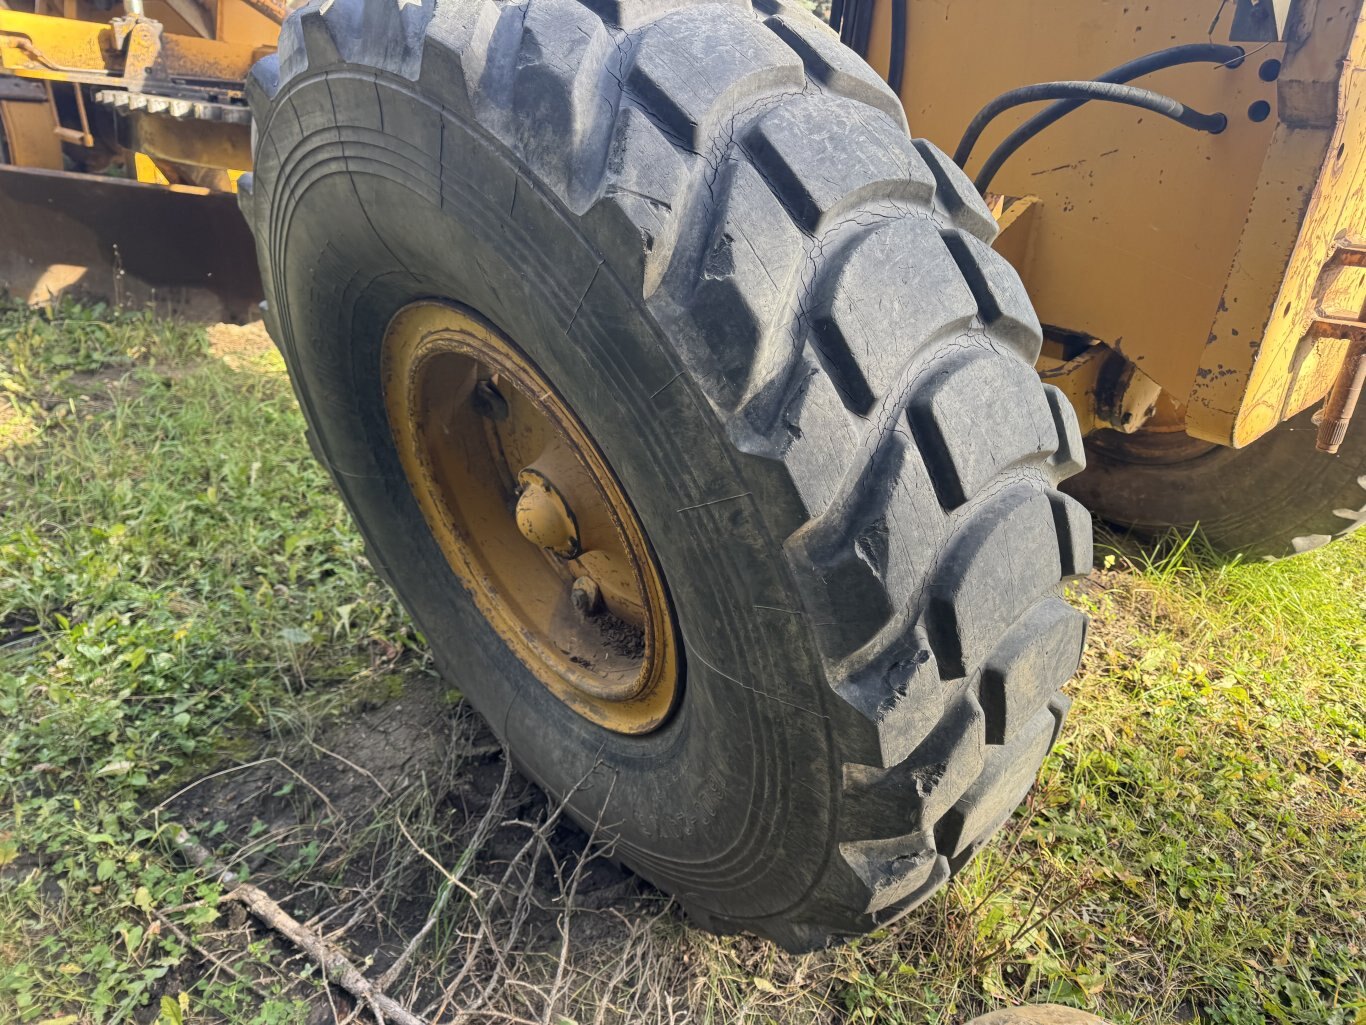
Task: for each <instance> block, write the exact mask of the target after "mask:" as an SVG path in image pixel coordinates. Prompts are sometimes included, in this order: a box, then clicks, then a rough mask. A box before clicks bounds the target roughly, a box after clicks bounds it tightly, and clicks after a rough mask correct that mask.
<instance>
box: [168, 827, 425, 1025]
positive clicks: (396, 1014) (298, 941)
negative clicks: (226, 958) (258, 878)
mask: <svg viewBox="0 0 1366 1025" xmlns="http://www.w3.org/2000/svg"><path fill="white" fill-rule="evenodd" d="M174 843H175V847H176V850H177V851H179V852H180V854H181V855H182V856H183V857H184V858H185V859H186V860H188V861H189V862H190V863H191V864H192V865H194V866H195V867H196V868H199V869H202V870H203V871H205V872H207V873H209V874H210V876H211V877H212V878H213V879H214V881H216V882H218V883H220V884H222V885H223V886H226V887H229V888H230V889H229V890H228V892H227V894H226V896H227V899H229V900H235V901H238V902H240V903H241V904H243V905H244V906H245V907H246V909H247V910H248V911H250V912H251V913H252V914H253V915H255V916H256V918H257V919H259V920H260V921H261V922H262V923H264V924H265V925H267V926H269V927H270V928H271V929H274V930H275V931H276V932H278V933H279V934H280V935H281V936H283V937H285V939H287V940H289V942H291V943H293V944H294V945H295V946H296V947H298V948H299V949H300V950H302V951H303V952H304V953H305V954H307V955H308V956H309V957H310V958H312V959H313V961H314V963H315V964H317V965H318V967H319V968H321V969H322V971H323V977H324V978H325V979H327V981H329V982H331V983H334V984H335V985H338V986H340V987H341V988H342V989H344V990H346V991H347V992H348V993H350V994H351V995H352V996H353V997H355V998H356V999H357V1000H359V1001H361V1002H362V1003H364V1004H365V1005H366V1006H368V1007H369V1008H370V1009H371V1011H373V1012H374V1014H375V1017H376V1019H378V1020H379V1022H380V1023H381V1025H383V1023H385V1022H386V1021H392V1022H395V1023H396V1025H425V1023H424V1022H423V1020H422V1019H421V1018H419V1017H417V1015H415V1014H413V1013H412V1012H411V1011H409V1010H408V1009H407V1008H405V1007H403V1006H402V1005H401V1004H399V1003H398V1002H397V1001H395V1000H393V999H392V998H390V997H387V996H385V995H384V993H383V991H382V990H381V989H380V988H379V987H378V986H376V985H374V984H373V983H371V982H370V981H369V980H368V979H367V978H366V977H365V976H364V975H363V974H362V973H361V971H360V969H359V968H357V967H356V966H355V965H354V964H352V963H351V961H350V960H349V959H348V958H347V957H346V955H345V954H343V953H342V952H341V951H340V950H338V949H337V948H335V947H333V946H332V945H331V944H329V943H328V942H327V941H326V940H325V939H323V937H322V936H320V935H318V934H317V933H316V932H314V931H313V930H311V929H307V928H305V927H304V926H303V924H302V923H300V922H299V920H298V919H296V918H295V917H294V916H293V915H291V914H290V913H289V912H287V911H286V910H285V909H284V908H282V907H280V905H279V904H277V903H275V901H273V900H272V899H271V898H270V896H269V895H268V894H267V893H266V892H265V891H264V890H262V889H260V888H259V887H256V886H252V885H251V884H250V883H244V882H242V881H241V879H239V878H238V876H237V874H236V873H235V872H232V871H230V870H229V869H227V868H226V867H224V866H223V864H222V863H220V862H219V861H218V860H217V859H216V858H215V857H214V856H213V855H212V854H210V853H209V850H208V848H206V847H204V846H202V845H200V844H198V843H196V842H195V840H194V839H193V838H192V837H191V836H190V834H189V833H187V832H185V830H183V829H181V830H178V831H177V833H176V836H175V840H174Z"/></svg>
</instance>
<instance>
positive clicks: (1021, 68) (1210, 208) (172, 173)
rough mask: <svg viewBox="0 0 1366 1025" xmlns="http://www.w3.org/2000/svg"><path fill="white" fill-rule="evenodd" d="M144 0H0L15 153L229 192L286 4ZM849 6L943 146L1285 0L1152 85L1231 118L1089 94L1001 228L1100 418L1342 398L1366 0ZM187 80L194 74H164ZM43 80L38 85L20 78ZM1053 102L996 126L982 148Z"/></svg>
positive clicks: (1258, 414)
mask: <svg viewBox="0 0 1366 1025" xmlns="http://www.w3.org/2000/svg"><path fill="white" fill-rule="evenodd" d="M131 2H132V6H131V7H130V8H128V9H124V10H122V12H121V9H120V8H118V7H115V8H113V9H112V10H110V11H101V10H99V8H97V7H96V6H94V4H92V3H90V0H0V86H3V87H5V89H0V120H2V121H3V128H4V133H5V139H6V142H7V146H8V150H9V163H10V164H11V165H16V166H17V167H21V168H24V167H26V168H36V169H46V170H48V171H61V170H62V169H63V168H64V167H65V168H67V169H71V167H72V164H73V160H72V154H73V152H84V153H85V154H86V155H87V156H88V159H85V160H76V161H75V163H76V164H77V167H76V169H77V170H83V171H93V172H97V173H98V172H104V171H105V170H106V168H107V167H108V166H109V165H110V163H111V162H118V161H122V163H123V166H124V168H125V175H126V177H129V178H133V179H135V180H137V181H141V182H144V183H156V184H158V185H160V186H162V187H164V186H166V185H172V186H179V187H181V188H182V189H184V188H186V187H188V188H196V187H207V188H208V189H209V190H211V191H231V190H232V188H233V183H234V182H235V180H236V175H237V173H240V172H241V171H244V170H247V169H248V168H249V163H250V148H249V129H248V126H247V125H246V123H245V121H244V120H242V119H241V118H240V117H238V118H236V119H235V120H234V119H233V118H224V117H223V116H222V113H223V112H224V111H226V112H227V113H228V114H232V115H238V114H239V113H240V111H241V110H242V109H243V108H241V107H240V105H239V104H238V101H239V100H240V95H241V88H242V82H243V80H244V78H245V75H246V72H247V69H248V68H249V67H250V65H251V64H252V62H253V61H255V60H256V59H258V58H259V57H260V56H262V55H263V54H265V53H268V52H270V51H271V50H272V49H273V47H274V44H275V40H276V36H277V34H278V28H279V21H280V20H281V19H282V18H283V16H284V14H285V8H284V5H283V3H282V2H281V0H145V2H144V4H142V5H138V4H137V3H136V0H131ZM848 2H850V3H853V2H861V3H867V4H870V5H871V10H870V15H869V16H870V18H871V25H870V30H869V33H868V42H867V47H866V49H867V52H866V57H867V59H868V61H869V62H870V64H871V65H872V66H873V67H874V68H875V69H876V70H878V71H879V72H881V73H882V74H883V75H884V76H885V75H887V73H888V72H889V69H890V68H891V66H892V64H893V50H894V49H895V48H898V47H899V48H901V50H902V53H903V55H904V56H903V57H902V59H901V61H900V66H901V67H902V69H903V70H902V73H901V75H900V82H899V89H900V95H901V98H902V101H903V103H904V105H905V108H906V114H907V119H908V121H909V123H910V125H911V127H912V129H913V131H914V133H915V134H917V135H920V136H924V137H927V138H929V139H931V140H932V141H934V142H936V143H938V144H939V145H940V146H941V147H942V148H944V149H946V150H948V151H952V150H953V148H954V146H955V144H956V143H957V141H958V139H959V136H960V135H961V134H962V132H963V129H964V127H965V126H966V125H967V124H968V123H969V122H970V121H971V119H972V117H973V115H974V114H975V113H976V112H977V111H978V110H979V109H981V108H982V106H983V105H985V104H986V103H987V102H988V101H989V100H991V99H992V98H993V97H995V96H997V95H998V94H1000V93H1003V92H1006V91H1008V90H1010V89H1013V88H1016V87H1019V86H1022V85H1028V84H1031V83H1036V82H1043V81H1055V80H1066V79H1090V78H1094V77H1095V76H1097V75H1098V74H1100V73H1101V72H1103V71H1104V70H1105V69H1107V68H1109V67H1111V66H1113V65H1118V64H1120V63H1122V62H1124V61H1127V60H1131V59H1133V58H1135V57H1139V56H1141V55H1143V54H1145V53H1149V52H1151V51H1153V50H1156V49H1161V48H1163V47H1167V46H1172V45H1176V44H1180V43H1192V42H1206V41H1212V42H1230V41H1235V37H1236V36H1237V35H1238V31H1237V28H1236V23H1237V20H1238V17H1239V15H1238V9H1239V8H1240V7H1247V6H1249V5H1250V6H1251V8H1257V7H1258V6H1259V5H1265V9H1270V7H1271V6H1272V5H1273V4H1275V5H1279V7H1280V9H1281V10H1288V11H1289V17H1288V21H1287V22H1286V23H1285V24H1284V25H1283V26H1280V27H1279V28H1280V30H1279V31H1278V32H1277V33H1276V35H1277V36H1278V38H1277V39H1276V40H1273V41H1267V42H1263V43H1257V44H1251V43H1249V44H1246V45H1245V49H1246V51H1247V55H1246V58H1245V59H1244V60H1243V61H1242V62H1241V63H1240V64H1238V65H1237V66H1233V67H1218V66H1212V65H1193V66H1186V67H1181V68H1174V69H1170V70H1166V71H1162V72H1159V73H1158V74H1155V75H1153V76H1151V77H1150V78H1148V79H1144V80H1143V82H1142V83H1141V84H1142V85H1143V86H1145V87H1151V88H1153V89H1156V90H1158V91H1161V92H1164V93H1167V94H1169V95H1172V96H1175V97H1178V98H1179V99H1180V100H1181V101H1183V102H1184V103H1186V104H1188V105H1189V106H1191V107H1194V108H1197V109H1200V110H1204V111H1209V112H1222V113H1224V114H1226V115H1227V117H1228V119H1229V124H1228V128H1227V129H1226V130H1225V131H1224V132H1222V133H1221V134H1218V135H1208V134H1198V133H1195V132H1192V131H1189V130H1187V129H1185V128H1183V127H1181V126H1179V125H1177V124H1175V123H1173V122H1170V121H1167V120H1165V119H1163V118H1160V117H1158V116H1156V115H1153V114H1151V113H1148V112H1143V111H1136V110H1134V109H1132V108H1127V107H1120V106H1116V105H1112V104H1106V103H1090V104H1088V105H1086V106H1085V107H1083V108H1082V109H1080V110H1078V111H1076V112H1074V113H1072V114H1071V115H1069V116H1067V117H1065V118H1063V119H1062V120H1061V121H1059V122H1058V123H1057V124H1055V125H1053V126H1052V127H1050V128H1048V129H1047V130H1046V131H1044V132H1043V133H1042V134H1041V135H1039V136H1038V137H1037V138H1035V139H1033V140H1032V141H1031V142H1030V143H1028V144H1027V145H1026V146H1024V148H1023V149H1021V150H1020V151H1019V152H1018V153H1016V154H1015V156H1014V157H1013V158H1012V159H1011V160H1009V161H1008V162H1007V163H1006V164H1005V165H1004V167H1003V168H1002V170H1001V172H1000V173H999V174H998V176H997V177H996V179H995V181H994V182H993V184H992V191H993V193H994V195H991V196H989V197H988V198H989V199H990V200H991V201H992V202H993V203H994V205H995V209H996V212H997V216H998V219H999V220H1000V222H1001V227H1002V232H1001V237H1000V239H999V240H998V243H997V245H998V248H1000V249H1001V251H1002V252H1004V253H1005V254H1006V255H1007V256H1008V257H1009V259H1010V260H1011V261H1012V263H1014V265H1015V266H1016V268H1017V269H1018V270H1019V272H1020V274H1021V276H1022V277H1023V278H1024V281H1025V283H1026V285H1027V286H1028V288H1029V291H1030V294H1031V295H1032V297H1033V299H1034V302H1035V305H1036V306H1037V308H1038V311H1039V314H1040V318H1041V319H1042V321H1043V322H1044V324H1045V325H1046V326H1047V327H1048V329H1049V332H1048V335H1049V343H1048V344H1047V345H1046V347H1045V354H1044V357H1043V359H1042V360H1041V363H1040V371H1041V373H1043V374H1044V375H1045V376H1047V377H1048V378H1049V379H1050V380H1052V381H1053V382H1054V383H1057V384H1058V385H1059V386H1060V387H1062V388H1063V390H1064V391H1065V392H1067V394H1068V395H1069V397H1070V398H1071V400H1072V402H1073V404H1074V405H1075V406H1076V407H1077V409H1078V413H1079V414H1080V416H1081V420H1082V423H1083V426H1084V427H1085V428H1086V429H1095V428H1100V427H1118V428H1119V429H1121V430H1127V431H1132V430H1135V429H1137V428H1139V427H1141V426H1143V425H1145V424H1150V423H1151V424H1158V423H1160V424H1162V425H1163V426H1165V427H1167V428H1168V429H1171V428H1184V429H1185V430H1186V432H1187V433H1189V434H1190V435H1192V436H1194V437H1196V438H1200V439H1204V440H1207V441H1212V442H1216V443H1219V444H1223V445H1230V446H1234V447H1241V446H1244V445H1247V444H1249V443H1250V442H1252V441H1253V440H1255V439H1256V438H1257V437H1259V436H1260V435H1262V434H1265V433H1266V432H1267V431H1269V430H1270V429H1271V428H1273V427H1275V426H1276V425H1277V424H1278V423H1280V422H1281V421H1283V420H1285V419H1287V418H1289V417H1290V416H1293V415H1294V414H1296V413H1298V412H1300V411H1301V410H1304V409H1306V408H1309V407H1311V406H1313V405H1315V404H1316V403H1319V402H1321V401H1323V399H1324V398H1325V396H1326V395H1327V394H1328V393H1329V392H1330V390H1331V389H1332V388H1333V385H1334V382H1335V381H1336V380H1337V379H1338V378H1339V376H1340V375H1341V374H1343V373H1344V372H1345V370H1344V363H1345V361H1346V354H1347V351H1348V338H1349V337H1352V336H1353V334H1354V332H1353V329H1352V325H1355V324H1359V323H1360V321H1361V319H1362V310H1363V306H1366V267H1363V266H1362V264H1363V263H1366V255H1363V246H1366V81H1363V77H1362V76H1363V73H1362V62H1363V59H1366V21H1363V9H1362V8H1363V0H1205V2H1199V3H1196V2H1191V0H1163V2H1161V3H1154V4H1147V5H1140V4H1132V3H1129V2H1128V0H1046V2H1045V0H1034V2H1016V3H1009V4H1003V3H1000V2H999V0H848ZM139 6H140V7H141V11H140V13H130V11H136V9H137V8H138V7H139ZM18 7H24V8H26V9H23V10H20V9H16V8H18ZM894 25H896V26H897V28H898V32H897V34H896V35H897V38H894V33H893V26H894ZM187 81H189V82H194V83H196V90H197V91H196V92H195V94H194V96H190V97H184V96H177V90H176V89H175V88H170V89H166V88H162V86H164V85H167V84H174V83H184V82H187ZM15 82H17V83H20V85H18V86H16V85H14V83H15ZM7 83H8V84H7ZM25 88H27V89H30V90H41V97H39V94H38V93H36V92H30V93H29V94H27V95H24V96H22V97H20V98H15V97H16V93H15V91H14V90H15V89H25ZM6 89H7V90H8V91H5V90H6ZM196 97H199V99H200V100H203V101H204V102H203V103H201V105H200V106H199V107H195V106H194V105H193V102H192V101H196ZM38 99H41V102H37V100H38ZM92 100H97V101H99V102H102V103H103V104H104V106H105V107H106V108H108V107H112V108H113V112H114V116H113V117H111V116H110V112H109V110H107V109H102V110H99V111H94V112H92V110H91V107H92ZM196 102H197V101H196ZM1036 109H1037V108H1031V107H1025V108H1021V109H1020V110H1018V111H1012V112H1011V113H1009V114H1008V115H1006V116H1004V117H1002V118H1000V119H998V120H997V121H996V122H995V123H994V124H993V125H991V127H990V128H989V129H988V131H987V133H986V134H985V135H984V137H983V138H982V139H981V141H980V143H979V145H978V146H977V148H976V151H975V158H974V160H973V161H972V162H970V163H969V164H968V168H967V169H968V170H969V171H970V172H971V171H973V170H974V166H975V165H976V164H977V163H979V162H980V161H981V159H983V158H984V157H985V155H986V154H987V153H989V152H990V151H991V149H992V148H993V147H994V146H995V145H996V144H997V143H998V142H999V141H1001V139H1002V138H1004V136H1005V135H1006V134H1007V133H1008V132H1009V131H1010V130H1011V129H1013V128H1014V127H1015V126H1017V125H1018V124H1019V123H1020V122H1021V121H1022V120H1023V119H1024V118H1026V117H1028V116H1029V115H1030V114H1032V113H1034V112H1035V110H1036ZM187 112H188V114H187ZM97 115H98V116H97ZM111 125H115V126H116V130H115V131H112V132H111V129H110V126H111ZM111 135H112V136H113V137H112V138H111V137H110V136H111ZM1079 345H1081V346H1082V347H1083V349H1082V351H1080V352H1079V351H1078V346H1079ZM1117 367H1118V369H1117Z"/></svg>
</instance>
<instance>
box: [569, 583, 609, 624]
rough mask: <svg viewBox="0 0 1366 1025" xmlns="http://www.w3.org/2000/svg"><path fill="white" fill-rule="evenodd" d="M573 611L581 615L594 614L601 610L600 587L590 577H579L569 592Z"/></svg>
mask: <svg viewBox="0 0 1366 1025" xmlns="http://www.w3.org/2000/svg"><path fill="white" fill-rule="evenodd" d="M569 600H570V601H572V602H573V603H574V611H575V612H577V613H578V614H579V615H581V616H596V615H597V614H598V613H599V612H600V611H601V610H602V588H600V587H599V586H598V582H597V581H596V580H594V579H593V578H592V577H579V578H578V579H577V580H575V581H574V587H573V588H572V589H571V590H570V592H569Z"/></svg>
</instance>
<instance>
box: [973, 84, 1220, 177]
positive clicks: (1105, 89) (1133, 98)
mask: <svg viewBox="0 0 1366 1025" xmlns="http://www.w3.org/2000/svg"><path fill="white" fill-rule="evenodd" d="M1042 100H1082V101H1087V100H1103V101H1105V102H1107V103H1123V104H1127V105H1128V106H1131V107H1141V108H1142V109H1144V110H1150V111H1152V112H1153V113H1154V114H1161V115H1162V116H1163V117H1167V118H1171V119H1172V120H1173V121H1175V122H1177V123H1178V124H1183V125H1185V126H1186V127H1187V128H1194V129H1195V130H1196V131H1199V132H1209V133H1210V134H1211V135H1218V134H1219V133H1220V132H1222V131H1223V130H1224V129H1225V128H1227V127H1228V118H1227V117H1225V116H1224V115H1223V114H1205V113H1203V112H1201V111H1198V110H1195V109H1194V108H1191V107H1188V106H1186V105H1185V104H1184V103H1182V102H1181V101H1180V100H1174V99H1172V98H1171V97H1170V96H1163V95H1162V94H1161V93H1155V92H1151V91H1149V90H1147V89H1139V88H1137V87H1135V86H1132V85H1119V84H1117V83H1115V82H1091V81H1082V82H1040V83H1039V84H1038V85H1026V86H1022V87H1021V88H1019V89H1012V90H1011V91H1010V92H1008V93H1002V94H1001V95H1000V96H998V97H996V99H994V100H992V101H991V102H990V103H988V104H987V105H986V106H985V107H983V108H982V110H981V112H980V113H978V115H977V116H976V117H975V118H973V119H972V124H970V125H968V130H967V131H966V132H965V133H963V141H962V142H960V143H959V144H958V149H957V150H956V151H955V153H954V156H953V161H954V163H956V164H957V165H958V166H959V167H962V166H963V165H964V164H966V163H967V160H968V157H970V156H971V155H972V149H973V147H974V146H976V145H977V140H978V139H980V138H981V137H982V132H983V131H985V130H986V127H987V125H989V124H991V122H992V121H994V120H996V118H998V117H999V116H1000V115H1001V114H1003V113H1004V112H1005V111H1007V110H1010V109H1011V108H1012V107H1018V106H1020V105H1022V104H1025V103H1038V102H1040V101H1042Z"/></svg>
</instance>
